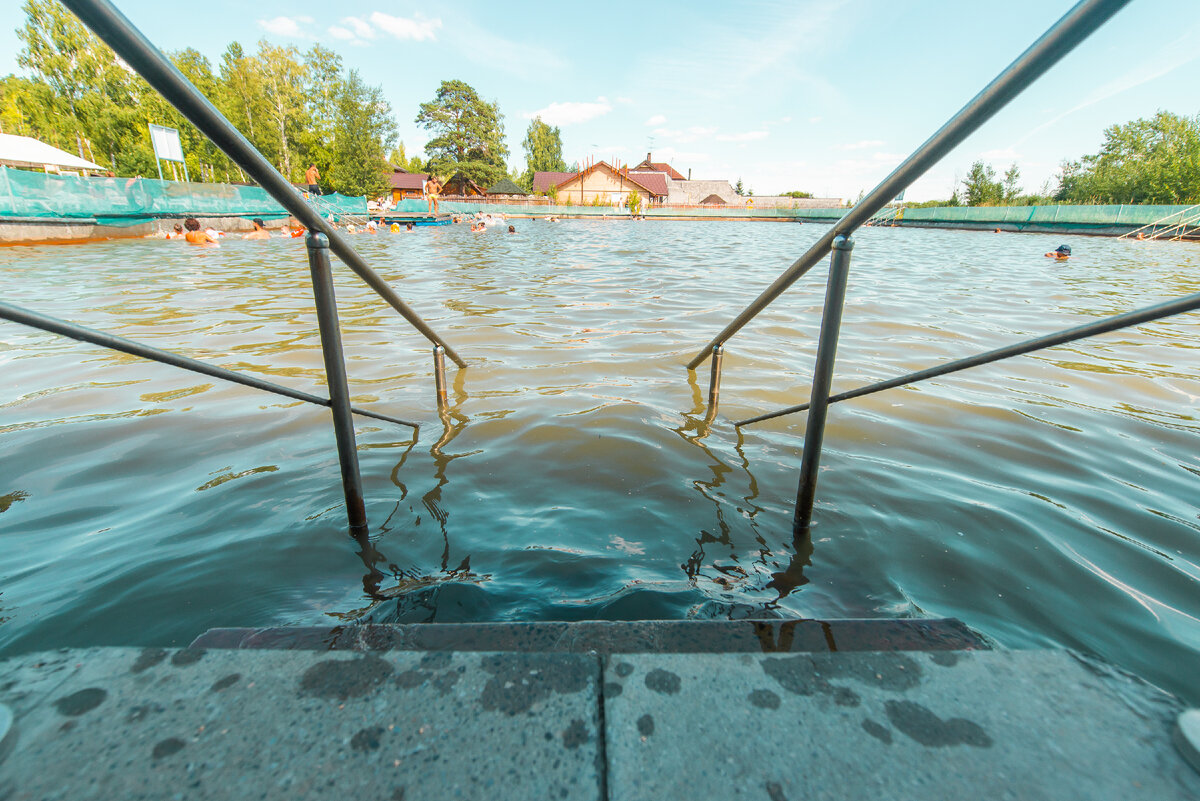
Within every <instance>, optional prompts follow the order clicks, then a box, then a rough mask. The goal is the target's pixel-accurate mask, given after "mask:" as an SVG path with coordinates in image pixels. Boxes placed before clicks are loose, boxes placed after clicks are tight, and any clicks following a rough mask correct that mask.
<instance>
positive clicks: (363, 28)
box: [342, 17, 375, 39]
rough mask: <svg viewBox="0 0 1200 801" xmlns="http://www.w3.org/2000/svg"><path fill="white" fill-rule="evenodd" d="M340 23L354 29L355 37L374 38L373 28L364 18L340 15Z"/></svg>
mask: <svg viewBox="0 0 1200 801" xmlns="http://www.w3.org/2000/svg"><path fill="white" fill-rule="evenodd" d="M342 24H343V25H346V26H348V27H349V28H350V29H351V30H352V31H354V36H355V38H358V39H374V38H375V29H374V28H372V27H371V25H370V23H368V22H367V21H365V20H361V19H359V18H358V17H342Z"/></svg>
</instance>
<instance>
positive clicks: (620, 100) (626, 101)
mask: <svg viewBox="0 0 1200 801" xmlns="http://www.w3.org/2000/svg"><path fill="white" fill-rule="evenodd" d="M617 102H618V103H624V104H625V105H629V104H630V103H632V102H633V99H632V98H628V97H618V98H617Z"/></svg>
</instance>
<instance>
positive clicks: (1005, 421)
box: [0, 220, 1200, 701]
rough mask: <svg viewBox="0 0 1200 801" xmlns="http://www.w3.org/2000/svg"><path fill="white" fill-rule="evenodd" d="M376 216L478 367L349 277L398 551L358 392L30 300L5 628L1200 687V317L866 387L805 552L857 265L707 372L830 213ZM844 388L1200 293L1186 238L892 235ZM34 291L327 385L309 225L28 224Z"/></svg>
mask: <svg viewBox="0 0 1200 801" xmlns="http://www.w3.org/2000/svg"><path fill="white" fill-rule="evenodd" d="M515 224H516V226H517V228H518V233H517V234H516V235H515V236H510V235H507V234H504V233H503V232H501V231H499V230H495V229H493V230H489V231H488V232H487V233H485V234H479V235H476V234H472V233H470V232H469V231H468V230H467V229H466V227H465V226H450V227H443V228H436V229H418V230H416V231H413V232H411V233H409V232H406V233H401V234H394V235H393V234H380V235H377V236H374V237H371V236H366V235H359V236H356V237H355V238H354V239H353V242H354V244H355V246H356V247H358V248H359V249H360V251H361V252H362V253H363V255H364V256H365V257H366V258H367V260H368V261H369V262H370V263H372V264H373V265H374V266H375V267H376V269H377V270H378V271H379V272H380V273H382V274H383V275H384V276H385V277H386V278H387V279H388V280H389V281H391V282H392V284H393V286H394V287H395V288H396V289H397V290H398V292H399V293H400V295H401V296H402V297H404V298H405V299H406V300H407V301H408V302H409V303H410V304H411V305H412V306H413V307H414V308H415V309H416V310H417V311H418V312H419V313H420V314H422V315H423V316H424V317H425V319H426V320H427V321H428V322H429V323H430V324H431V325H432V326H433V327H434V328H435V329H436V330H437V331H439V332H440V333H441V334H442V335H443V336H444V337H445V338H446V339H447V340H448V341H449V342H450V343H451V344H452V345H453V346H454V347H455V348H456V349H457V350H458V351H459V353H460V354H462V355H463V357H464V358H465V359H466V360H467V361H468V362H469V367H468V368H467V369H466V370H463V371H458V372H455V371H454V370H453V367H452V365H451V374H450V381H451V389H450V399H451V408H450V411H449V415H448V418H447V420H446V421H445V424H443V421H441V420H440V419H439V417H438V414H437V409H436V404H435V397H434V388H433V375H432V367H433V361H432V356H431V352H430V346H429V344H428V343H427V342H425V340H424V339H423V338H421V337H420V336H419V335H418V334H416V333H415V332H414V331H412V330H411V329H410V328H409V327H408V326H407V324H406V323H405V322H404V321H403V320H402V319H401V318H400V317H399V316H398V315H397V314H395V312H393V311H391V310H390V309H389V308H388V307H387V306H386V305H385V304H384V303H383V302H382V301H380V300H379V299H378V298H376V297H375V296H374V295H373V294H372V293H371V292H370V291H369V290H368V289H367V288H366V287H365V286H363V285H362V284H361V282H359V281H358V280H357V279H356V278H355V277H354V276H353V275H352V274H351V273H350V272H349V271H348V270H347V269H345V268H343V267H341V265H335V281H336V283H337V292H338V301H339V306H340V312H341V317H342V326H343V338H344V342H345V347H346V353H347V367H348V371H349V374H350V380H351V392H352V395H353V398H354V402H355V403H356V404H357V405H359V406H363V407H366V408H371V409H375V410H377V411H380V412H384V413H387V414H393V415H395V416H398V417H402V418H406V419H414V420H419V421H421V422H422V429H421V432H420V435H419V437H418V438H417V439H416V441H415V442H414V440H413V437H412V434H411V431H410V430H408V429H406V428H402V427H396V426H392V425H389V424H386V423H381V422H379V421H375V420H370V419H365V418H361V419H358V420H357V421H356V422H357V425H358V435H359V448H360V453H359V456H360V460H361V464H362V470H363V476H364V483H365V489H366V498H367V511H368V515H369V518H370V522H371V532H372V535H371V543H370V546H369V547H368V548H365V549H364V548H360V547H359V545H358V544H356V543H355V542H354V541H353V540H352V539H350V538H349V537H348V536H347V535H346V533H345V515H344V509H343V508H342V495H341V487H340V484H339V474H338V464H337V457H336V452H335V450H334V444H333V431H332V427H331V425H330V422H329V412H328V411H327V410H325V409H322V408H318V407H310V406H306V405H303V404H297V403H292V402H290V401H287V400H286V399H283V398H279V397H276V396H270V395H265V394H260V393H257V392H254V391H252V390H249V389H246V388H243V387H239V386H235V385H227V384H224V383H222V382H219V381H215V380H213V379H209V378H206V377H202V376H199V375H196V374H192V373H188V372H183V371H180V370H177V369H174V368H170V367H166V366H162V365H157V364H152V363H149V362H146V361H143V360H140V359H136V358H133V357H128V356H124V355H122V354H117V353H113V352H109V351H105V350H102V349H100V348H96V347H92V346H89V345H83V344H79V343H75V342H72V341H69V340H66V339H63V338H60V337H57V336H54V335H50V334H45V333H42V332H39V331H34V330H32V329H27V328H22V327H20V326H17V325H13V324H10V323H6V322H0V369H3V373H4V376H5V381H4V387H5V390H4V392H3V393H2V394H0V446H2V447H3V454H4V456H3V465H4V468H3V471H2V473H0V649H2V650H3V652H5V653H17V652H22V651H29V650H34V649H42V648H51V647H58V646H63V645H73V646H79V645H91V644H105V645H118V644H128V645H179V644H184V643H186V642H188V641H190V640H191V639H192V638H193V637H195V636H196V635H197V634H199V633H201V632H202V631H204V630H205V629H207V628H209V627H213V626H263V625H286V624H301V623H304V624H321V623H326V624H331V623H335V622H338V621H347V620H353V619H359V618H361V617H363V616H364V615H371V616H374V617H375V618H377V619H392V620H406V621H418V620H438V621H455V620H548V619H555V620H573V619H585V618H604V619H643V618H683V617H718V618H719V617H743V616H755V615H764V614H766V615H785V616H804V617H841V616H922V615H933V616H954V617H958V618H961V619H962V620H964V621H965V622H966V623H967V624H968V625H970V626H972V627H973V628H975V629H976V630H977V631H980V632H981V633H983V634H985V635H987V636H988V637H990V638H992V639H994V640H995V641H996V642H997V643H999V644H1000V645H1003V646H1009V647H1031V646H1065V647H1071V648H1078V649H1082V650H1085V651H1090V652H1093V653H1097V654H1099V655H1101V656H1103V657H1105V658H1107V659H1109V660H1110V661H1113V662H1115V663H1117V664H1119V665H1122V666H1124V667H1126V668H1128V669H1131V670H1133V671H1135V672H1138V673H1140V674H1141V675H1144V676H1146V677H1147V678H1149V679H1151V680H1153V681H1155V682H1156V683H1159V684H1161V685H1163V686H1165V687H1167V688H1168V689H1171V690H1173V691H1175V692H1177V693H1181V694H1183V695H1184V696H1185V697H1189V698H1190V699H1191V700H1193V701H1196V700H1200V686H1198V685H1197V681H1196V678H1195V670H1194V665H1195V664H1196V660H1197V657H1198V656H1200V620H1198V617H1200V601H1198V600H1197V599H1198V598H1200V592H1198V590H1200V514H1198V513H1200V509H1198V505H1197V502H1196V498H1197V497H1200V493H1198V489H1200V455H1198V454H1200V447H1197V446H1198V445H1200V422H1198V421H1197V417H1196V409H1197V402H1198V400H1200V377H1198V375H1197V366H1198V364H1200V360H1198V358H1197V357H1198V355H1200V319H1197V316H1196V315H1195V314H1192V315H1183V316H1179V317H1175V318H1170V319H1167V320H1163V321H1159V322H1156V323H1152V324H1148V325H1145V326H1140V327H1137V328H1134V329H1128V330H1124V331H1120V332H1116V333H1113V334H1108V335H1105V336H1102V337H1100V338H1096V339H1092V340H1087V341H1084V342H1079V343H1074V344H1071V345H1066V346H1062V347H1059V348H1055V349H1052V350H1048V351H1043V352H1040V353H1037V354H1033V355H1030V356H1025V357H1020V358H1018V359H1014V360H1010V361H1006V362H1002V363H999V364H994V365H990V366H985V367H981V368H976V369H973V370H970V371H968V372H964V373H960V374H957V375H954V376H948V377H944V378H941V379H936V380H933V381H930V382H926V383H922V384H918V385H914V386H912V387H908V388H903V389H896V390H891V391H888V392H884V393H880V394H877V395H873V396H870V397H867V398H862V399H857V400H852V401H848V402H845V403H840V404H836V405H835V406H833V407H832V408H831V410H830V415H829V422H828V427H827V430H826V435H825V450H824V454H823V458H822V466H821V467H822V469H821V474H820V483H819V485H818V488H817V507H816V514H815V525H814V529H813V539H812V542H811V543H809V544H807V545H804V546H802V547H800V548H799V550H798V552H797V550H796V549H794V548H793V543H792V538H791V516H792V503H793V501H794V498H795V493H796V482H797V476H798V467H799V457H800V446H801V444H802V442H803V432H804V424H805V420H804V415H802V414H801V415H795V416H792V417H788V418H783V419H779V420H774V421H770V422H767V423H762V424H758V425H755V426H751V427H747V428H745V429H743V430H741V431H740V432H739V431H738V430H737V429H735V428H734V427H733V426H732V425H731V424H730V421H731V420H736V419H741V418H744V417H748V416H752V415H755V414H759V413H761V412H764V411H768V410H771V409H774V408H777V407H781V406H786V405H790V404H794V403H799V402H802V401H805V400H807V398H808V380H809V377H810V375H811V370H812V363H813V357H814V353H815V337H816V329H817V325H818V323H819V319H820V306H821V302H822V300H823V297H824V279H825V275H826V270H825V268H824V267H823V266H822V267H818V268H816V269H814V270H813V272H811V273H810V274H809V275H807V276H805V277H804V278H802V279H800V281H798V282H797V284H796V285H795V286H793V287H792V288H791V289H790V290H789V291H788V292H787V293H786V294H785V295H784V296H783V297H782V298H781V299H780V300H778V301H776V303H775V304H774V305H773V306H772V307H771V308H770V309H768V310H767V311H766V312H765V313H764V314H763V315H761V316H760V317H759V318H758V319H757V320H756V321H754V322H753V323H751V324H750V325H749V326H748V327H747V328H746V329H744V330H743V332H742V333H741V334H739V335H738V336H736V337H734V338H733V339H732V340H731V341H730V342H729V343H728V345H727V350H726V357H725V370H724V381H723V384H722V392H721V406H720V413H719V415H718V416H717V418H716V419H715V420H714V421H713V422H712V424H711V425H707V424H705V422H704V412H705V410H704V398H705V395H706V392H707V377H708V365H707V363H706V364H705V365H703V366H702V367H701V368H700V370H699V371H698V373H697V374H689V373H688V371H687V370H686V369H685V368H684V367H683V365H684V364H685V363H686V362H687V361H689V360H690V359H691V357H692V356H693V355H694V354H695V353H696V352H698V351H699V349H700V348H701V347H702V346H703V345H704V344H705V343H706V342H708V341H709V339H711V338H712V336H714V335H715V334H716V333H717V332H718V331H719V330H720V329H721V328H722V327H723V326H724V325H725V324H726V323H727V322H728V321H729V320H730V319H732V317H733V316H734V315H735V314H736V313H737V312H738V311H740V310H741V309H742V308H743V307H744V306H745V305H746V304H747V303H748V302H749V301H750V300H752V299H753V298H754V297H755V296H757V294H758V293H759V292H760V291H761V290H762V289H763V288H764V287H765V286H766V285H767V284H769V283H770V282H771V281H772V280H773V279H774V278H775V277H776V276H777V275H778V274H779V273H780V272H781V271H782V270H783V269H785V268H786V267H787V266H788V265H789V264H790V263H791V262H792V260H794V259H795V258H796V257H797V256H798V255H799V254H800V253H802V252H803V251H804V250H805V249H806V248H807V247H808V246H809V244H811V242H813V241H814V240H815V239H816V238H817V237H819V236H820V235H821V234H823V233H824V232H825V231H826V230H827V229H826V228H824V227H823V226H818V225H803V226H801V225H795V224H766V223H737V222H665V221H663V222H652V221H651V222H644V223H630V222H625V221H621V222H600V221H594V222H592V221H579V222H570V221H568V222H560V223H548V222H543V221H525V220H521V221H516V222H515ZM856 240H857V246H856V248H855V250H854V252H853V259H852V264H851V276H850V286H849V291H848V296H847V304H846V311H845V316H844V324H843V329H842V334H841V343H840V347H839V352H838V363H837V369H836V378H835V381H834V391H835V392H836V391H839V390H844V389H849V388H851V387H854V386H857V385H859V384H860V383H864V382H869V381H873V380H879V379H883V378H887V377H890V376H893V375H897V374H900V373H903V372H906V371H909V370H912V369H918V368H921V367H926V366H929V365H931V364H935V363H940V362H943V361H947V360H951V359H956V358H961V357H963V356H967V355H970V354H973V353H976V352H979V351H983V350H988V349H991V348H993V347H997V346H1000V345H1003V344H1006V343H1009V342H1013V341H1017V340H1021V339H1024V338H1028V337H1032V336H1037V335H1039V334H1044V333H1049V332H1051V331H1054V330H1057V329H1060V328H1065V327H1069V326H1075V325H1080V324H1083V323H1085V322H1087V321H1089V320H1091V319H1093V318H1095V317H1098V316H1103V315H1109V314H1116V313H1120V312H1124V311H1129V310H1131V309H1134V308H1138V307H1141V306H1145V305H1149V304H1151V303H1155V302H1159V301H1162V300H1166V299H1169V298H1173V297H1177V296H1179V295H1182V294H1187V293H1191V292H1196V291H1200V272H1198V267H1200V249H1198V248H1197V246H1196V245H1194V244H1188V243H1156V242H1125V241H1116V240H1111V239H1091V238H1080V237H1076V238H1071V239H1068V240H1066V241H1069V242H1070V244H1071V245H1072V246H1073V249H1074V252H1075V256H1074V257H1073V258H1072V259H1071V260H1070V261H1069V262H1066V263H1055V262H1052V261H1050V260H1048V259H1045V258H1043V256H1042V254H1043V253H1044V252H1046V251H1047V250H1051V249H1052V248H1053V247H1055V246H1057V245H1058V244H1060V241H1063V240H1062V239H1061V238H1058V237H1049V236H1042V235H1013V234H991V233H975V232H961V231H934V230H920V229H865V230H863V231H861V232H860V233H859V234H858V235H857V237H856ZM0 282H2V286H3V293H4V298H5V300H6V302H9V303H14V304H17V305H20V306H24V307H27V308H30V309H33V310H35V311H38V312H41V313H44V314H48V315H52V316H56V317H61V318H65V319H69V320H71V321H74V322H77V323H80V324H83V325H87V326H90V327H94V328H100V329H104V330H108V331H112V332H114V333H116V334H119V335H121V336H125V337H129V338H133V339H137V340H140V341H144V342H146V343H148V344H151V345H154V346H156V347H160V348H165V349H169V350H175V351H178V352H180V353H184V354H187V355H190V356H194V357H196V358H201V359H205V360H210V361H212V362H214V363H216V364H220V365H223V366H225V367H229V368H231V369H236V370H241V371H245V372H247V373H250V374H253V375H258V376H261V377H263V378H266V379H268V380H272V381H276V382H279V383H284V384H287V385H288V386H291V387H294V388H296V389H300V390H305V391H309V392H313V393H316V394H322V393H323V392H324V387H323V378H322V375H323V370H322V368H321V353H320V346H319V340H318V337H317V333H316V322H315V315H314V313H313V311H312V295H311V288H310V287H309V284H308V268H307V263H306V261H305V255H304V247H303V243H302V242H301V241H298V240H296V241H293V240H283V239H276V240H271V241H267V242H261V241H258V242H255V241H250V242H246V241H238V240H228V241H226V242H225V243H224V244H223V246H222V247H221V248H219V249H202V248H194V247H188V246H186V245H184V244H182V243H179V242H167V241H155V240H146V241H140V240H139V241H112V242H98V243H89V244H81V245H74V246H30V247H9V248H4V249H0Z"/></svg>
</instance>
